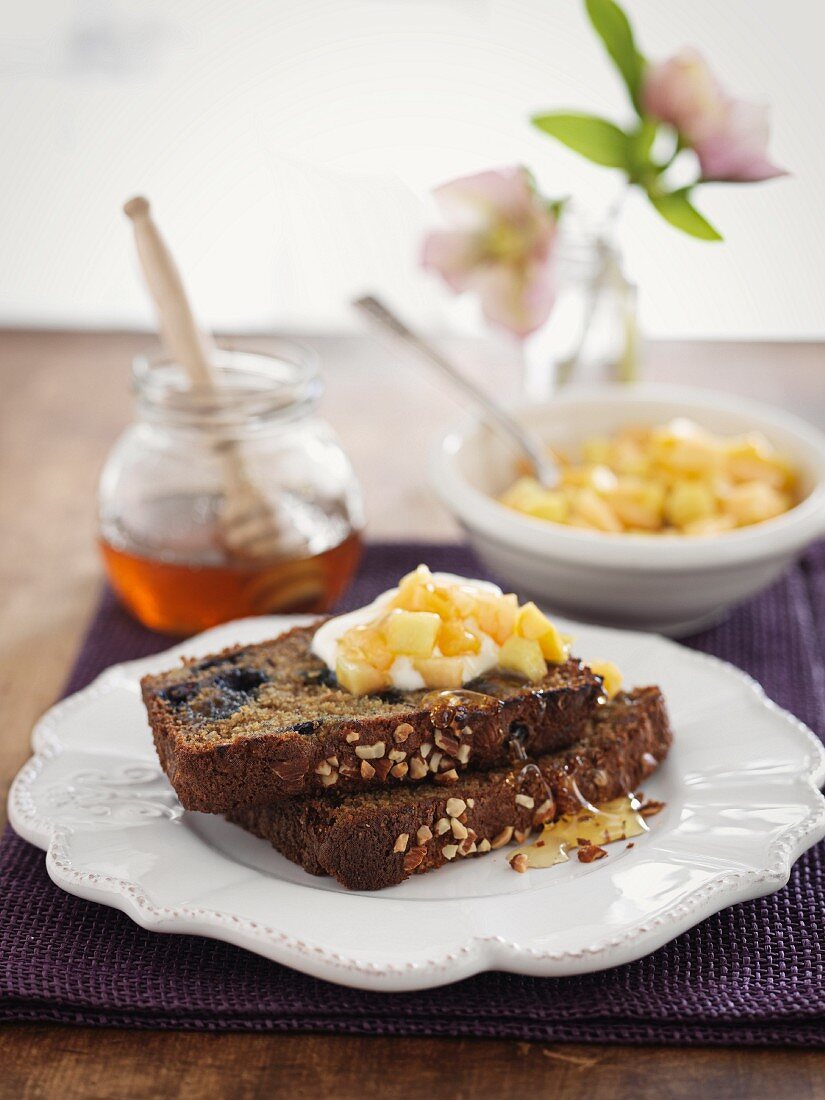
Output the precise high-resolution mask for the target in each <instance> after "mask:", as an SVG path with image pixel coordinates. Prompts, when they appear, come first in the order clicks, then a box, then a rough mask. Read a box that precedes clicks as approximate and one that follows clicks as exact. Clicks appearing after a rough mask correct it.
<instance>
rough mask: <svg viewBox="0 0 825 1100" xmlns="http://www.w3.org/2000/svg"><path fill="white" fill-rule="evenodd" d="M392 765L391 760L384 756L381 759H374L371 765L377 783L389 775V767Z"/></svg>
mask: <svg viewBox="0 0 825 1100" xmlns="http://www.w3.org/2000/svg"><path fill="white" fill-rule="evenodd" d="M392 766H393V763H392V760H387V758H386V757H384V759H383V760H376V761H375V763H374V764H373V767H374V768H375V775H376V778H377V779H378V782H379V783H383V782H384V780H385V779H386V778H387V776H388V775H389V772H390V768H391V767H392Z"/></svg>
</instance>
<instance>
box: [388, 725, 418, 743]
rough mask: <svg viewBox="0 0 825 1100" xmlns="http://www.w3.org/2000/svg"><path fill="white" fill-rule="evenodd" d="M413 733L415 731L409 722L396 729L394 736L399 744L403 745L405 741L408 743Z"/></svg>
mask: <svg viewBox="0 0 825 1100" xmlns="http://www.w3.org/2000/svg"><path fill="white" fill-rule="evenodd" d="M413 732H414V730H413V728H412V726H411V725H410V723H409V722H402V723H401V724H400V725H398V726H396V727H395V733H394V734H393V735H392V736H393V739H394V740H395V741H396V742H397V743H398V744H401V743H402V742H403V741H406V740H407V738H408V737H409V736H410V734H411V733H413Z"/></svg>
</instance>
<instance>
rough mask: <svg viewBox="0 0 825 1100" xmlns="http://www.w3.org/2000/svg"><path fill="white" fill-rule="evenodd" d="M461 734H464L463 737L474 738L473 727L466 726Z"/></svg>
mask: <svg viewBox="0 0 825 1100" xmlns="http://www.w3.org/2000/svg"><path fill="white" fill-rule="evenodd" d="M461 734H462V736H463V737H472V736H473V729H472V726H465V727H464V729H463V730H462V731H461Z"/></svg>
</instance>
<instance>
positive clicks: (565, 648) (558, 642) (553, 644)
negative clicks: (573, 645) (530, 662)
mask: <svg viewBox="0 0 825 1100" xmlns="http://www.w3.org/2000/svg"><path fill="white" fill-rule="evenodd" d="M536 640H537V641H538V643H539V646H540V647H541V652H542V656H543V657H544V659H545V661H549V662H550V664H552V665H563V664H564V662H565V661H566V660H567V658H568V657H569V656H570V640H569V639H568V638H567V636H566V635H564V634H561V633H560V632H559V631H558V630H557V629H556V627H555V626H553V624H552V623H551V624H550V629H549V630H547V631H545V633H544V634H542V636H541V637H540V638H537V639H536Z"/></svg>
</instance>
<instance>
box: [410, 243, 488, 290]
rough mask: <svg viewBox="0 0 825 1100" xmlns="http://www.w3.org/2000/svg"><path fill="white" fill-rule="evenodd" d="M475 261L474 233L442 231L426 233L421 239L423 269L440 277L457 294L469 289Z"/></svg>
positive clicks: (476, 247) (477, 258) (476, 258)
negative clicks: (422, 240) (422, 241)
mask: <svg viewBox="0 0 825 1100" xmlns="http://www.w3.org/2000/svg"><path fill="white" fill-rule="evenodd" d="M478 262H479V245H478V240H477V237H476V235H475V234H473V233H465V232H462V231H461V230H458V229H444V230H436V231H435V232H433V233H429V234H428V235H427V237H425V239H424V245H423V248H422V250H421V264H422V266H423V267H424V268H425V269H426V270H427V271H434V272H435V273H436V274H438V275H440V276H441V278H442V279H444V281H445V282H446V283H447V284H448V285H449V286H451V287H452V289H453V290H454V291H456V292H457V293H460V292H461V291H462V290H466V289H467V288H468V287H469V285H470V277H471V275H472V273H473V270H474V269H475V267H476V265H477V264H478Z"/></svg>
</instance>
